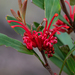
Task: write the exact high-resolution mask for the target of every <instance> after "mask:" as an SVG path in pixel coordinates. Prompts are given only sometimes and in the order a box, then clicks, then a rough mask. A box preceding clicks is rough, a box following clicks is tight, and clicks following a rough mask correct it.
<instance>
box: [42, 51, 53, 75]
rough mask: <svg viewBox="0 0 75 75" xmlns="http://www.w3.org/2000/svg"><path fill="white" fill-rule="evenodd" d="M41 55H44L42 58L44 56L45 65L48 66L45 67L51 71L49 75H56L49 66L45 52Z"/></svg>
mask: <svg viewBox="0 0 75 75" xmlns="http://www.w3.org/2000/svg"><path fill="white" fill-rule="evenodd" d="M41 54H42V56H43V58H44V61H45V63H46V65H45V66H44V67H45V68H46V69H47V70H48V71H49V73H50V74H51V75H54V73H53V71H52V69H51V67H50V66H49V64H48V61H47V59H46V57H45V54H44V51H41Z"/></svg>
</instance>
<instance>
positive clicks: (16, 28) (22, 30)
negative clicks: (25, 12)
mask: <svg viewBox="0 0 75 75" xmlns="http://www.w3.org/2000/svg"><path fill="white" fill-rule="evenodd" d="M6 20H16V19H15V18H14V17H11V16H8V15H7V17H6ZM16 21H17V20H16ZM17 24H18V23H15V22H11V23H9V25H10V26H13V25H17ZM26 24H27V23H26ZM18 25H20V24H18ZM27 26H28V27H29V29H30V28H31V26H30V25H29V24H27ZM14 30H15V31H16V32H17V33H18V34H21V36H23V34H24V32H25V30H24V29H22V28H20V27H15V28H14ZM33 30H35V28H34V27H33Z"/></svg>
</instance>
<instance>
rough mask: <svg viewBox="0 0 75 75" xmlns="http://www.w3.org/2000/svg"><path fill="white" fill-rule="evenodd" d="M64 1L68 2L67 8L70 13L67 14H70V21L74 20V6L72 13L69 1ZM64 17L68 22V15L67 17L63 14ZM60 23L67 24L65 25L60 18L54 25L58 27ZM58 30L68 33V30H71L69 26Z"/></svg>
mask: <svg viewBox="0 0 75 75" xmlns="http://www.w3.org/2000/svg"><path fill="white" fill-rule="evenodd" d="M65 2H66V3H67V4H68V6H69V9H70V14H69V15H70V17H71V19H72V21H74V14H75V6H74V8H73V13H72V7H71V5H70V3H69V2H68V1H67V0H65ZM64 18H65V19H66V21H67V22H68V23H69V24H70V21H69V19H68V17H67V16H66V15H64ZM61 25H64V26H67V25H66V24H65V23H64V22H62V21H61V20H57V22H56V25H54V27H58V26H61ZM70 25H71V24H70ZM59 31H61V32H67V33H70V32H72V29H71V28H70V27H68V28H67V29H60V30H59Z"/></svg>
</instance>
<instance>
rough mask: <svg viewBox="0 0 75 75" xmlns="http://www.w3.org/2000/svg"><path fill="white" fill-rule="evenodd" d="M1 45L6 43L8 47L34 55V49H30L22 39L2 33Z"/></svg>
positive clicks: (0, 36) (0, 34)
mask: <svg viewBox="0 0 75 75" xmlns="http://www.w3.org/2000/svg"><path fill="white" fill-rule="evenodd" d="M0 45H5V46H6V47H12V48H14V49H16V50H17V51H18V52H21V53H25V54H30V55H33V52H32V50H31V51H30V50H28V49H27V48H26V46H25V45H23V44H22V43H21V42H20V41H18V40H15V39H12V38H10V37H8V36H6V35H4V34H2V33H0Z"/></svg>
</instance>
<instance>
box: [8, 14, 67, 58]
mask: <svg viewBox="0 0 75 75" xmlns="http://www.w3.org/2000/svg"><path fill="white" fill-rule="evenodd" d="M57 16H58V14H57V13H56V14H55V15H54V16H53V18H52V20H51V21H50V23H49V25H48V27H47V23H48V22H47V19H46V18H44V19H43V20H44V21H45V22H46V24H45V28H44V29H43V32H41V31H38V32H37V31H35V30H33V31H30V30H29V29H28V28H27V27H26V26H25V25H24V24H22V23H21V22H19V21H15V20H8V22H9V23H11V22H16V23H18V24H20V25H14V26H11V27H12V28H15V27H21V28H23V29H24V30H25V31H26V32H24V35H23V42H24V43H25V44H26V47H27V48H28V49H29V50H32V49H33V47H34V48H35V47H37V48H38V49H39V51H42V50H45V54H47V55H48V57H52V56H53V55H52V54H54V53H55V52H54V47H53V45H54V44H56V43H57V37H54V35H55V33H56V32H57V31H58V30H59V29H61V28H62V27H64V28H67V27H68V26H60V27H57V28H56V29H50V26H51V24H52V22H53V20H54V18H55V17H57Z"/></svg>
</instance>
